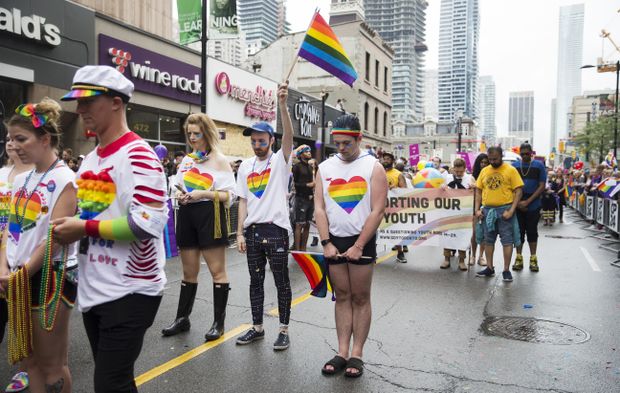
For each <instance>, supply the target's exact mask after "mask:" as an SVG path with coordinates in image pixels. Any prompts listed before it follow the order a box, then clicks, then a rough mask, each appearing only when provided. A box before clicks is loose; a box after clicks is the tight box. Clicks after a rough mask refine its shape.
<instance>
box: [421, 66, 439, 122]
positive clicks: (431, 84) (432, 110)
mask: <svg viewBox="0 0 620 393" xmlns="http://www.w3.org/2000/svg"><path fill="white" fill-rule="evenodd" d="M424 79H425V82H424V120H435V121H436V120H437V119H438V117H439V110H438V107H437V100H438V96H437V70H426V71H425V73H424Z"/></svg>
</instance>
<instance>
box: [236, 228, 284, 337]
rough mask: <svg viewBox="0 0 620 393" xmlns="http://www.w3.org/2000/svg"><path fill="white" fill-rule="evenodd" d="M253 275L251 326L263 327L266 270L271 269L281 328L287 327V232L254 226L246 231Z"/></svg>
mask: <svg viewBox="0 0 620 393" xmlns="http://www.w3.org/2000/svg"><path fill="white" fill-rule="evenodd" d="M245 239H246V240H245V241H246V246H247V254H248V270H249V272H250V304H251V306H252V322H253V323H254V324H255V325H262V323H263V306H264V302H265V287H264V283H265V267H266V266H267V260H269V267H270V268H271V272H272V273H273V279H274V281H275V283H276V289H277V291H278V312H279V314H280V324H282V325H288V322H289V318H290V315H291V298H292V294H291V281H290V279H289V277H288V231H287V230H286V229H283V228H280V227H279V226H277V225H275V224H254V225H250V226H249V227H248V228H246V229H245Z"/></svg>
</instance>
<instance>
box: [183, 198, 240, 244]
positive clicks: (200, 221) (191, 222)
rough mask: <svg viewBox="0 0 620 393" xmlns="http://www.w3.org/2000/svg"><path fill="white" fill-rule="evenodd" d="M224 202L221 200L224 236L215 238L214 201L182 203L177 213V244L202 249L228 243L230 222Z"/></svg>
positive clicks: (221, 225) (221, 220) (221, 221)
mask: <svg viewBox="0 0 620 393" xmlns="http://www.w3.org/2000/svg"><path fill="white" fill-rule="evenodd" d="M226 219H227V218H226V210H224V203H222V202H220V227H221V228H222V237H220V238H218V239H215V238H214V236H215V209H214V208H213V201H204V202H196V203H188V204H187V205H181V206H180V207H179V212H178V213H177V227H176V236H177V246H178V247H179V248H198V249H201V250H205V249H209V248H216V247H220V246H227V245H228V224H227V223H226Z"/></svg>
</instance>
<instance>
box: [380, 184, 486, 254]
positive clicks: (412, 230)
mask: <svg viewBox="0 0 620 393" xmlns="http://www.w3.org/2000/svg"><path fill="white" fill-rule="evenodd" d="M473 195H474V194H473V190H452V189H443V188H427V189H394V190H390V191H389V193H388V198H387V201H386V209H385V213H384V217H383V220H382V221H381V225H380V226H379V230H378V233H377V244H380V245H386V246H390V247H391V246H394V245H402V246H404V245H406V246H409V247H412V246H413V247H415V246H436V247H445V248H451V249H458V250H466V249H468V248H469V245H470V243H471V235H472V218H473V202H474V197H473Z"/></svg>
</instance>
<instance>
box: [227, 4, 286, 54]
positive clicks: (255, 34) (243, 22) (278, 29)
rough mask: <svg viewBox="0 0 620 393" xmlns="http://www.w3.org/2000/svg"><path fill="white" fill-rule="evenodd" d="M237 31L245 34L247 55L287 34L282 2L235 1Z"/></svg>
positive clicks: (284, 10)
mask: <svg viewBox="0 0 620 393" xmlns="http://www.w3.org/2000/svg"><path fill="white" fill-rule="evenodd" d="M237 13H238V16H239V29H240V30H241V31H242V32H243V33H245V44H246V53H247V55H253V54H254V53H256V52H258V51H259V50H261V49H262V48H264V47H266V46H267V45H269V44H270V43H272V42H274V41H275V40H276V39H277V38H278V37H279V36H280V35H282V34H286V33H288V30H289V25H288V23H287V22H286V9H285V8H284V1H283V0H237Z"/></svg>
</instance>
